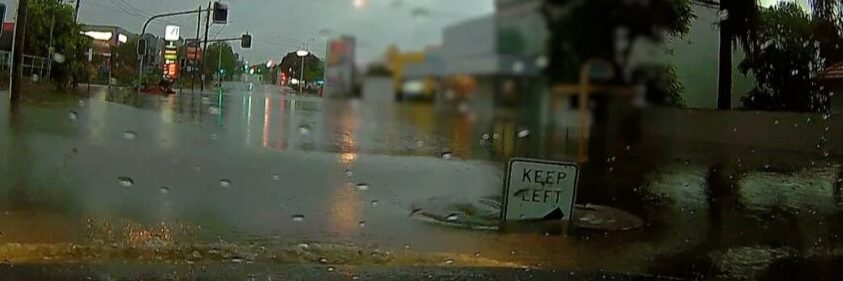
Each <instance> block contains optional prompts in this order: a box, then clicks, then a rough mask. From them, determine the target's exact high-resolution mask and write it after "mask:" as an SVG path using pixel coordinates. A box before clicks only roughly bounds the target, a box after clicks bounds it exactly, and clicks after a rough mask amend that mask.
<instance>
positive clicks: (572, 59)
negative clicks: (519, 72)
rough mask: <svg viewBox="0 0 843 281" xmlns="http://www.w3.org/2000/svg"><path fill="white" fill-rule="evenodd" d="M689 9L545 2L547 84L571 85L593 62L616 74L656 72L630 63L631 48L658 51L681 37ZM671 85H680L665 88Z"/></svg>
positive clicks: (673, 0)
mask: <svg viewBox="0 0 843 281" xmlns="http://www.w3.org/2000/svg"><path fill="white" fill-rule="evenodd" d="M691 4H692V2H691V0H650V1H618V0H544V5H543V6H542V13H543V15H544V18H545V20H546V23H547V26H548V30H549V31H550V38H549V40H548V46H547V47H548V52H549V55H550V64H549V66H548V67H547V68H546V71H545V72H546V74H547V75H548V79H549V80H550V81H552V82H568V83H572V82H575V81H577V80H578V74H579V71H580V67H581V66H582V64H583V63H584V62H585V61H586V60H588V59H594V58H597V59H602V60H603V61H606V62H609V63H611V64H612V67H613V68H614V69H615V73H626V72H627V71H630V72H632V73H635V72H641V71H642V70H646V68H655V67H659V66H660V63H653V64H650V65H642V64H635V63H633V62H632V60H631V57H632V51H633V48H634V47H635V45H636V42H638V41H639V40H645V41H648V42H650V43H654V44H656V45H658V44H660V43H662V42H664V41H665V40H666V39H668V38H672V37H680V36H682V35H684V34H686V33H687V32H688V30H689V28H690V24H691V20H692V19H694V18H695V16H694V15H693V13H692V11H691ZM645 77H646V76H645ZM673 77H674V78H675V75H674V76H673ZM659 79H662V78H659ZM613 82H615V83H620V84H631V83H632V82H633V81H631V79H630V77H625V76H623V75H616V77H615V81H613ZM637 82H643V83H645V84H646V83H649V82H648V81H637ZM675 83H679V81H678V80H675V81H672V82H670V83H667V84H675ZM656 84H658V83H656ZM662 84H664V83H662ZM673 89H674V90H681V89H682V87H674V88H673ZM657 100H669V99H664V98H661V97H660V98H657Z"/></svg>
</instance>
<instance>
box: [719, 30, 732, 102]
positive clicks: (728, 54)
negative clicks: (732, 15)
mask: <svg viewBox="0 0 843 281" xmlns="http://www.w3.org/2000/svg"><path fill="white" fill-rule="evenodd" d="M719 60H720V61H719V63H718V67H719V70H718V72H717V75H718V76H717V109H720V110H729V109H732V41H731V34H729V29H728V28H726V26H725V25H723V24H722V23H721V25H720V54H719Z"/></svg>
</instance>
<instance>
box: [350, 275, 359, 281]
mask: <svg viewBox="0 0 843 281" xmlns="http://www.w3.org/2000/svg"><path fill="white" fill-rule="evenodd" d="M351 280H360V276H357V275H352V276H351Z"/></svg>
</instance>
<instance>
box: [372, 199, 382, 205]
mask: <svg viewBox="0 0 843 281" xmlns="http://www.w3.org/2000/svg"><path fill="white" fill-rule="evenodd" d="M371 203H372V206H377V205H378V204H380V202H378V200H372V202H371Z"/></svg>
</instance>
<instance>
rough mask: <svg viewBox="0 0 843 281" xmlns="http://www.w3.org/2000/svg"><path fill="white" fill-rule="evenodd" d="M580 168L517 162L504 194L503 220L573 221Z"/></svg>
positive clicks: (513, 162)
mask: <svg viewBox="0 0 843 281" xmlns="http://www.w3.org/2000/svg"><path fill="white" fill-rule="evenodd" d="M578 179H579V166H578V165H577V164H576V163H572V162H557V161H545V160H534V159H523V158H514V159H512V160H510V161H509V171H508V174H507V178H506V186H505V187H504V193H503V212H501V220H502V221H504V222H506V221H515V220H566V221H569V222H570V220H571V218H572V217H573V212H574V201H576V194H577V183H578V182H577V180H578Z"/></svg>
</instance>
